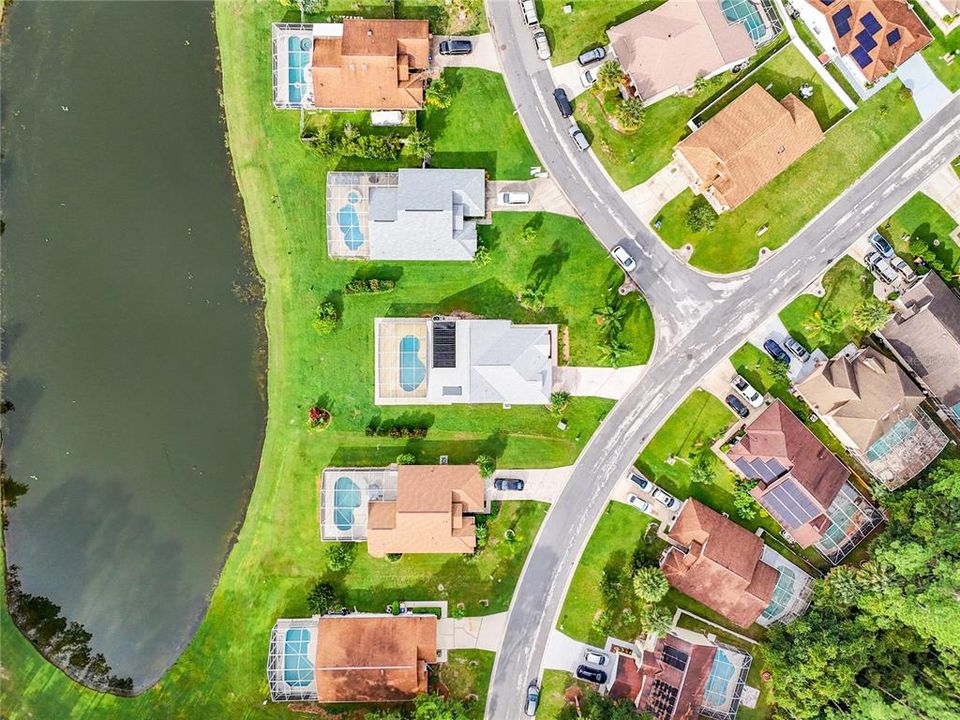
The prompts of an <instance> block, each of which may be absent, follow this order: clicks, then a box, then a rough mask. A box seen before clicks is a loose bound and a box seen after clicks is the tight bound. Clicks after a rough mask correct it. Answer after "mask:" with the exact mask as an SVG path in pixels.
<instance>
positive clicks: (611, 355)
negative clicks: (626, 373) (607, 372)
mask: <svg viewBox="0 0 960 720" xmlns="http://www.w3.org/2000/svg"><path fill="white" fill-rule="evenodd" d="M629 349H630V348H629V347H628V346H627V345H625V344H624V343H622V342H621V341H620V340H618V339H617V338H614V337H608V338H606V340H605V341H604V342H603V343H602V344H601V345H600V354H601V355H603V357H605V358H606V359H607V360H608V361H609V362H610V365H612V366H613V367H619V364H620V360H621V359H622V358H623V356H624V355H626V353H627V351H628V350H629Z"/></svg>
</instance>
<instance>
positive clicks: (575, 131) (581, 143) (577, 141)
mask: <svg viewBox="0 0 960 720" xmlns="http://www.w3.org/2000/svg"><path fill="white" fill-rule="evenodd" d="M568 132H569V133H570V137H572V138H573V144H574V145H576V146H577V149H578V150H579V151H580V152H583V151H584V150H586V149H587V148H588V147H590V141H589V140H587V136H586V135H584V134H583V130H581V129H580V128H579V127H577V124H576V123H574V124H573V125H571V126H570V130H569V131H568Z"/></svg>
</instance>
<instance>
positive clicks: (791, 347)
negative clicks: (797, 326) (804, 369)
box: [783, 335, 810, 363]
mask: <svg viewBox="0 0 960 720" xmlns="http://www.w3.org/2000/svg"><path fill="white" fill-rule="evenodd" d="M783 346H784V347H785V348H786V349H787V350H788V351H790V353H791V354H792V355H793V356H794V357H795V358H796V359H797V360H799V361H800V362H802V363H805V362H806V361H807V360H809V359H810V353H809V352H808V351H807V349H806V348H805V347H804V346H803V345H801V344H800V343H799V342H797V341H796V340H794V339H793V337H792V336H791V335H787V339H786V340H784V341H783Z"/></svg>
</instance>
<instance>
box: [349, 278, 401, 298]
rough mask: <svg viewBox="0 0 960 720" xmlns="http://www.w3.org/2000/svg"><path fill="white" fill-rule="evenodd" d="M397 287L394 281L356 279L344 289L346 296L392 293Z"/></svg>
mask: <svg viewBox="0 0 960 720" xmlns="http://www.w3.org/2000/svg"><path fill="white" fill-rule="evenodd" d="M396 287H397V283H396V282H395V281H393V280H386V279H380V278H354V279H353V280H351V281H350V282H348V283H347V284H346V285H344V287H343V292H344V293H345V294H346V295H363V294H367V293H384V292H390V291H391V290H393V289H395V288H396Z"/></svg>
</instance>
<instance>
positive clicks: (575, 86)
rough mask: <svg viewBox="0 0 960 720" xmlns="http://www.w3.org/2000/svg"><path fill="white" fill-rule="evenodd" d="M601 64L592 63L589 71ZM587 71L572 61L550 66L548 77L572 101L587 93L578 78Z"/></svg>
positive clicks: (608, 55) (608, 52)
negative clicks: (549, 76)
mask: <svg viewBox="0 0 960 720" xmlns="http://www.w3.org/2000/svg"><path fill="white" fill-rule="evenodd" d="M594 2H599V0H594ZM607 57H608V58H609V57H610V48H609V47H608V48H607ZM602 64H603V63H593V64H592V65H590V66H589V69H591V70H596V69H597V68H599V67H600V65H602ZM587 69H588V68H585V67H582V66H581V65H580V63H578V62H577V61H576V60H574V61H573V62H568V63H566V64H564V65H557V66H556V67H553V66H551V68H550V75H552V76H553V84H554V85H556V86H557V87H558V88H563V89H564V90H566V91H567V97H568V98H570V99H571V100H573V99H574V98H575V97H576V96H577V95H580V94H582V93H584V92H586V91H587V88H585V87H584V86H583V83H582V82H581V81H580V76H581V75H583V71H584V70H587Z"/></svg>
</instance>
